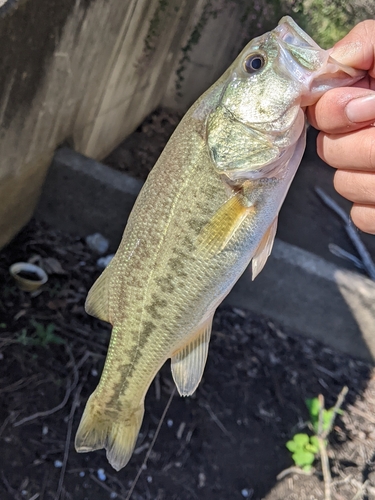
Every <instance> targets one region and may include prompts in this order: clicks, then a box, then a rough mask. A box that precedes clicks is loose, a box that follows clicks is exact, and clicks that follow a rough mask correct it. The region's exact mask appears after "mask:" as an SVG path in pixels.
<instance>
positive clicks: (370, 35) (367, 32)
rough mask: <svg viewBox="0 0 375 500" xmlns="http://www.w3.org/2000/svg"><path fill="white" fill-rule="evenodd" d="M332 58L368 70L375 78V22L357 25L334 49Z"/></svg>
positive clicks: (369, 21)
mask: <svg viewBox="0 0 375 500" xmlns="http://www.w3.org/2000/svg"><path fill="white" fill-rule="evenodd" d="M331 56H332V57H333V58H334V59H336V60H337V61H339V62H341V63H343V64H347V65H348V66H352V67H354V68H358V69H365V70H368V72H369V75H370V76H372V77H373V78H374V77H375V22H374V21H372V20H367V21H363V22H362V23H359V24H357V25H356V26H355V27H354V28H353V29H352V30H351V31H350V32H349V33H348V34H347V35H346V36H345V37H344V38H343V39H342V40H340V41H339V42H338V43H337V44H336V45H335V46H334V48H333V51H332V53H331Z"/></svg>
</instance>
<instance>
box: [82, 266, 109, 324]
mask: <svg viewBox="0 0 375 500" xmlns="http://www.w3.org/2000/svg"><path fill="white" fill-rule="evenodd" d="M108 282H109V275H108V270H107V269H105V270H104V271H103V272H102V274H101V275H100V276H99V278H98V279H97V280H96V281H95V283H94V284H93V286H92V287H91V289H90V291H89V293H88V295H87V299H86V303H85V310H86V312H87V314H90V316H95V317H96V318H99V319H101V320H103V321H107V322H108V323H110V318H109V305H108V304H109V300H108V299H109V297H108V289H109V283H108Z"/></svg>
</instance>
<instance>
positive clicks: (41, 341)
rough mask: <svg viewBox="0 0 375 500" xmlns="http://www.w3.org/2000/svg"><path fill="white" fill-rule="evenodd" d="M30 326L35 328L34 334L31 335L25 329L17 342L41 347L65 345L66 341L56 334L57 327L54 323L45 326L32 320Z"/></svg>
mask: <svg viewBox="0 0 375 500" xmlns="http://www.w3.org/2000/svg"><path fill="white" fill-rule="evenodd" d="M30 324H31V325H32V326H33V327H34V332H32V334H31V335H29V334H28V330H27V328H23V329H22V330H21V333H20V335H19V336H18V337H17V342H19V343H20V344H22V345H25V346H26V345H27V346H30V345H31V346H40V347H47V346H48V345H50V344H58V345H61V344H65V340H64V339H63V338H61V337H60V336H59V335H56V334H55V333H54V331H55V328H56V327H55V325H54V324H53V323H48V325H44V324H43V323H39V322H38V321H35V320H31V321H30Z"/></svg>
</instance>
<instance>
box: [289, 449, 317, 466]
mask: <svg viewBox="0 0 375 500" xmlns="http://www.w3.org/2000/svg"><path fill="white" fill-rule="evenodd" d="M292 458H293V460H294V462H295V464H296V465H298V466H299V467H303V466H305V465H311V464H312V463H313V462H314V460H315V455H314V453H311V452H309V451H298V452H296V453H293V455H292Z"/></svg>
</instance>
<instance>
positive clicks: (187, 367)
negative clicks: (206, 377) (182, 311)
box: [171, 314, 213, 396]
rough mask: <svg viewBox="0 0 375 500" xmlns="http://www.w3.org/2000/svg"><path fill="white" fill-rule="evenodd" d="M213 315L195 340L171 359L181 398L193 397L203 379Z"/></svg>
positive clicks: (200, 328) (202, 326) (201, 327)
mask: <svg viewBox="0 0 375 500" xmlns="http://www.w3.org/2000/svg"><path fill="white" fill-rule="evenodd" d="M212 318H213V314H212V315H210V317H209V318H208V319H207V320H206V321H205V322H204V324H203V325H201V326H200V327H199V328H198V330H197V332H196V335H195V336H194V339H193V340H192V341H191V342H189V343H188V344H186V345H185V346H184V347H182V349H180V350H179V351H177V352H176V353H175V354H174V355H173V356H172V358H171V370H172V377H173V380H174V382H175V384H176V387H177V390H178V392H179V394H180V396H191V395H192V394H193V392H194V391H195V390H196V388H197V387H198V385H199V382H200V381H201V379H202V376H203V371H204V367H205V365H206V360H207V355H208V345H209V342H210V336H211V328H212Z"/></svg>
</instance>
